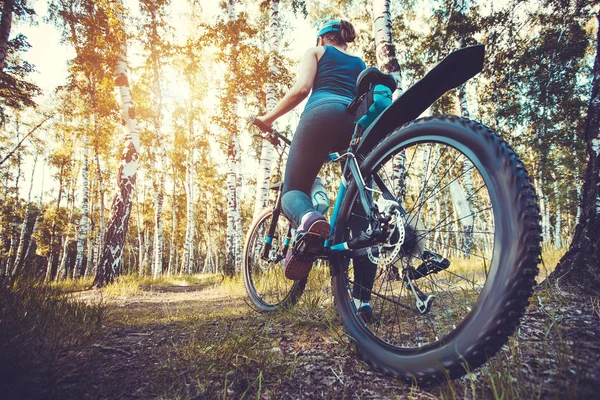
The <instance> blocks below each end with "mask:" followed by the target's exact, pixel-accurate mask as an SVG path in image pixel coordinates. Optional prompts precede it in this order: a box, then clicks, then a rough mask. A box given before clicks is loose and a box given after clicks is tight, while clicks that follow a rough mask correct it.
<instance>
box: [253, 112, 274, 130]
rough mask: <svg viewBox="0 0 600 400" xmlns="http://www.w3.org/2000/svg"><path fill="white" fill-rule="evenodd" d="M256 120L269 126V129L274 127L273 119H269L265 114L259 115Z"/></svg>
mask: <svg viewBox="0 0 600 400" xmlns="http://www.w3.org/2000/svg"><path fill="white" fill-rule="evenodd" d="M256 120H257V121H259V122H261V123H262V124H264V125H265V126H267V127H268V128H269V129H273V121H269V120H268V119H266V118H265V116H264V115H257V116H256Z"/></svg>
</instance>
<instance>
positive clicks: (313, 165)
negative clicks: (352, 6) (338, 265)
mask: <svg viewBox="0 0 600 400" xmlns="http://www.w3.org/2000/svg"><path fill="white" fill-rule="evenodd" d="M355 37H356V32H355V30H354V27H353V26H352V24H350V22H348V21H344V20H341V21H328V22H327V23H325V25H324V26H323V27H322V29H321V30H320V31H319V33H318V35H317V45H316V47H313V48H310V49H309V50H308V51H307V52H306V53H305V54H304V57H303V59H302V66H301V69H300V72H299V75H298V78H297V81H296V83H295V84H294V86H293V87H292V88H291V89H290V90H289V92H288V93H287V94H286V95H285V96H284V97H283V98H282V99H281V100H280V101H279V103H278V104H277V105H276V106H275V107H274V108H273V109H272V110H271V111H270V112H268V113H267V114H266V115H264V116H259V117H257V118H256V119H257V120H258V121H259V122H262V123H263V124H264V125H266V126H268V127H269V128H270V127H271V126H272V124H273V122H274V121H275V120H276V119H277V118H279V117H281V116H282V115H284V114H286V113H287V112H289V111H290V110H292V109H293V108H295V107H296V106H297V105H298V104H300V103H301V102H302V101H303V100H304V99H305V98H306V96H308V94H309V93H310V92H311V89H312V93H311V95H310V97H309V99H308V102H307V103H306V106H305V108H304V111H303V112H302V115H301V117H300V121H299V123H298V127H297V129H296V132H295V134H294V138H293V140H292V144H291V146H290V151H289V155H288V160H287V164H286V169H285V178H284V184H283V185H284V186H283V197H282V209H283V212H284V213H285V215H286V216H287V217H288V218H289V219H290V220H291V221H292V225H293V226H295V227H297V230H296V238H295V240H296V244H295V245H294V249H293V250H290V251H289V252H288V254H287V256H286V260H285V276H286V277H287V278H289V279H293V280H298V279H302V278H305V277H306V276H308V274H309V272H310V270H311V268H312V264H313V262H314V261H315V258H314V256H310V254H311V252H310V250H311V249H312V250H315V249H318V248H320V247H322V246H323V242H324V240H325V238H327V236H328V235H329V231H330V226H329V223H328V222H327V220H326V219H325V218H324V217H323V215H322V214H320V213H319V212H317V211H315V209H314V208H313V204H312V201H311V199H310V191H311V187H312V185H313V182H314V181H315V178H316V177H317V174H318V173H319V170H320V169H321V167H322V166H323V163H324V162H325V161H326V160H327V156H328V154H329V153H330V152H333V151H340V150H343V149H346V148H347V146H348V144H349V143H350V139H351V137H352V133H353V131H354V115H351V114H350V113H348V112H347V111H346V106H347V105H348V104H349V103H350V102H351V101H352V100H353V99H354V97H356V95H357V90H356V79H357V77H358V75H359V74H360V72H361V71H363V70H364V69H365V68H366V65H365V62H364V61H363V60H362V59H361V58H360V57H357V56H354V55H352V54H350V53H348V52H347V47H348V43H351V42H353V41H354V39H355ZM299 242H304V244H303V245H299ZM299 249H304V250H303V251H300V250H299ZM312 254H314V251H313V252H312ZM354 264H355V274H357V275H359V276H357V277H355V279H356V280H357V282H361V281H362V285H358V287H366V288H370V287H371V286H372V284H373V279H374V276H375V266H374V265H373V264H370V263H369V262H368V260H364V262H362V263H359V264H364V268H361V267H360V266H359V267H357V265H356V264H357V260H355V261H354ZM362 275H365V276H364V277H363V276H362ZM369 283H370V284H369ZM358 287H357V288H356V290H355V293H354V298H355V299H356V300H355V301H356V305H357V308H358V307H360V308H361V309H359V311H361V312H362V313H363V314H369V315H365V317H366V318H369V317H370V306H368V300H369V297H370V292H369V291H363V293H360V292H361V290H360V289H359V288H358ZM357 291H358V292H357ZM359 299H360V300H359ZM361 300H362V302H361Z"/></svg>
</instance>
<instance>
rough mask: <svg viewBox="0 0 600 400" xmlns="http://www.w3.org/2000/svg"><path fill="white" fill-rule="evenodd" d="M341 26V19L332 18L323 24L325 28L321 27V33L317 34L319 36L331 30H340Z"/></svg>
mask: <svg viewBox="0 0 600 400" xmlns="http://www.w3.org/2000/svg"><path fill="white" fill-rule="evenodd" d="M340 28H341V22H340V21H335V20H330V21H327V22H326V23H325V25H324V26H323V28H321V30H320V31H319V34H318V35H317V38H319V37H321V36H323V35H324V34H326V33H329V32H339V31H340Z"/></svg>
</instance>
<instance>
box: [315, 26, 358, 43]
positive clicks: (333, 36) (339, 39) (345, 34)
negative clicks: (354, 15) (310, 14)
mask: <svg viewBox="0 0 600 400" xmlns="http://www.w3.org/2000/svg"><path fill="white" fill-rule="evenodd" d="M323 37H325V38H327V40H329V41H330V42H332V43H335V44H338V45H344V44H346V43H352V42H354V39H355V38H356V31H355V30H354V27H353V26H352V24H351V23H350V22H348V21H344V20H341V21H340V31H339V32H328V33H326V34H324V35H323Z"/></svg>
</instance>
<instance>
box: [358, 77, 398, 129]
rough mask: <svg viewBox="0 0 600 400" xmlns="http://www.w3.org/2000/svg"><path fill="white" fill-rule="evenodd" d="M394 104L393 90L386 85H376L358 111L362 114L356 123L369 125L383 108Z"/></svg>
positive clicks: (359, 114)
mask: <svg viewBox="0 0 600 400" xmlns="http://www.w3.org/2000/svg"><path fill="white" fill-rule="evenodd" d="M390 104H392V91H391V90H390V88H388V87H387V86H385V85H375V86H374V87H373V88H371V90H369V91H368V92H367V94H366V96H365V98H364V99H363V102H362V104H361V105H360V107H359V108H358V111H357V113H356V115H357V116H360V118H359V119H358V121H356V123H357V124H358V125H361V126H363V127H365V128H366V127H368V126H369V125H370V124H371V122H373V121H375V119H376V118H377V117H378V116H379V114H381V112H382V111H383V110H385V109H386V108H388V107H389V106H390Z"/></svg>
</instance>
